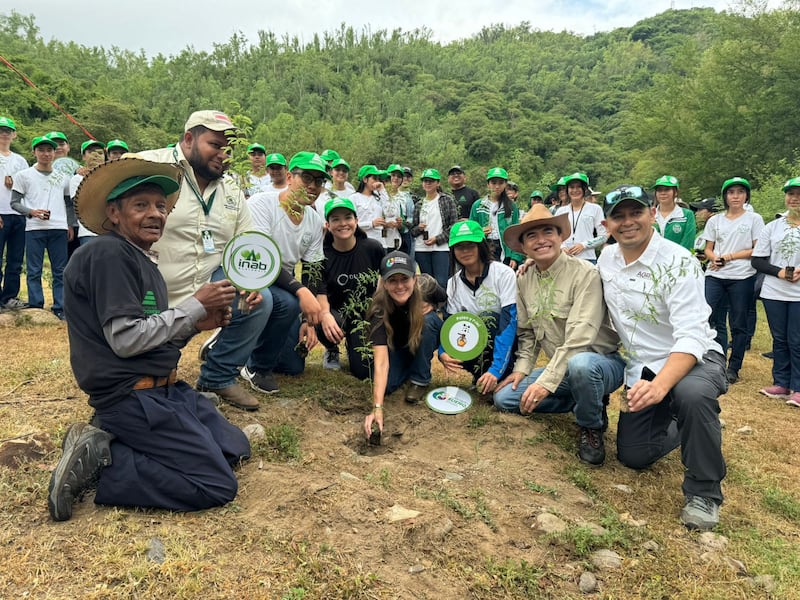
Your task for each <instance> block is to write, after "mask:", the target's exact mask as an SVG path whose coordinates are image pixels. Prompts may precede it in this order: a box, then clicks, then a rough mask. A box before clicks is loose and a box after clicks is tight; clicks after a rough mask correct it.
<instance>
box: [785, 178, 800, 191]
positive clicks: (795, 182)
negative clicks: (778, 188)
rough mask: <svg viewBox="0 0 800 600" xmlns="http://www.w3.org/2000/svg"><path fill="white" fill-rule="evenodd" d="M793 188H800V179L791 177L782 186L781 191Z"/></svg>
mask: <svg viewBox="0 0 800 600" xmlns="http://www.w3.org/2000/svg"><path fill="white" fill-rule="evenodd" d="M793 187H800V177H792V178H791V179H790V180H789V181H787V182H786V183H784V184H783V191H784V192H785V191H786V190H788V189H789V188H793Z"/></svg>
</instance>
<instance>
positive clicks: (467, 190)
mask: <svg viewBox="0 0 800 600" xmlns="http://www.w3.org/2000/svg"><path fill="white" fill-rule="evenodd" d="M452 196H453V199H454V200H455V201H456V206H458V218H459V219H469V211H470V210H471V209H472V205H473V204H474V203H475V200H478V199H479V198H480V195H479V194H478V192H477V191H476V190H473V189H472V188H471V187H467V186H466V185H465V186H464V187H463V188H461V189H458V190H453V191H452Z"/></svg>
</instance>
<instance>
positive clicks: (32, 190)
mask: <svg viewBox="0 0 800 600" xmlns="http://www.w3.org/2000/svg"><path fill="white" fill-rule="evenodd" d="M69 180H70V177H69V176H67V175H66V174H65V173H64V172H62V171H56V170H55V169H53V170H52V171H50V172H49V173H42V172H41V171H37V170H36V168H35V167H28V168H27V169H24V170H22V171H20V172H19V173H17V176H16V177H15V178H14V186H13V188H12V189H13V190H14V191H15V192H19V193H20V194H22V197H23V199H22V203H23V204H24V205H25V206H26V207H28V208H30V209H36V210H39V209H46V210H49V211H50V218H49V219H48V220H46V221H45V220H42V219H25V231H49V230H51V229H68V227H67V207H66V204H65V200H64V197H65V196H69Z"/></svg>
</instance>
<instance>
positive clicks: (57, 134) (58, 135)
mask: <svg viewBox="0 0 800 600" xmlns="http://www.w3.org/2000/svg"><path fill="white" fill-rule="evenodd" d="M44 137H46V138H47V139H48V140H53V141H55V140H64V141H65V142H67V143H69V140H68V139H67V136H65V135H64V133H63V132H61V131H51V132H50V133H45V134H44Z"/></svg>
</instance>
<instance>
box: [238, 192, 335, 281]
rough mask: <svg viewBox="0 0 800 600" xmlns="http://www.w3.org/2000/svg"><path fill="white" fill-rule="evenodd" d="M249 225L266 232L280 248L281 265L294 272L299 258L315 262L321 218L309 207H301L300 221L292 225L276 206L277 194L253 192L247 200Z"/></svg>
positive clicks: (319, 248) (320, 257) (318, 257)
mask: <svg viewBox="0 0 800 600" xmlns="http://www.w3.org/2000/svg"><path fill="white" fill-rule="evenodd" d="M247 206H248V207H249V208H250V215H251V217H252V219H253V226H254V227H255V229H256V230H257V231H261V232H262V233H266V234H267V235H268V236H270V237H271V238H272V239H273V241H274V242H275V243H276V244H277V245H278V248H279V249H280V251H281V264H282V265H283V266H284V267H286V268H287V269H289V271H291V272H292V273H294V268H295V266H296V265H297V263H299V262H300V261H301V260H302V261H305V262H319V261H321V260H324V259H325V254H324V253H323V251H322V239H323V225H324V221H323V219H322V217H321V216H320V214H319V213H318V212H317V211H316V210H314V207H312V206H306V207H304V208H303V220H302V221H300V223H298V224H294V223H293V222H292V221H291V219H289V215H287V214H286V211H285V210H283V208H282V207H281V205H280V202H279V201H278V194H277V193H262V194H256V195H255V196H253V197H252V198H250V200H249V201H248V204H247Z"/></svg>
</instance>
